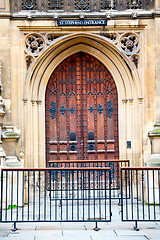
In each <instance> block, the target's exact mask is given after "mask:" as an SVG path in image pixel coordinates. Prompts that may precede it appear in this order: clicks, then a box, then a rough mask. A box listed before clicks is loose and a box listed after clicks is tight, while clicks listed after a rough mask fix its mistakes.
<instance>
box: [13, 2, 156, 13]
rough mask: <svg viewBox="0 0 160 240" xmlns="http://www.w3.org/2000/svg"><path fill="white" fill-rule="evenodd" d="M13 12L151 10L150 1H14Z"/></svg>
mask: <svg viewBox="0 0 160 240" xmlns="http://www.w3.org/2000/svg"><path fill="white" fill-rule="evenodd" d="M10 2H11V10H12V12H18V11H29V10H32V11H33V10H37V11H40V12H52V11H54V12H78V11H83V12H100V11H108V10H119V11H124V10H129V9H132V10H140V9H145V10H149V9H150V7H151V4H152V1H150V0H124V1H120V0H85V1H80V0H66V1H65V0H14V1H10Z"/></svg>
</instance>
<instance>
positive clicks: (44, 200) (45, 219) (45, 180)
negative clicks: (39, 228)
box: [44, 170, 47, 221]
mask: <svg viewBox="0 0 160 240" xmlns="http://www.w3.org/2000/svg"><path fill="white" fill-rule="evenodd" d="M46 176H47V175H46V170H45V171H44V221H46Z"/></svg>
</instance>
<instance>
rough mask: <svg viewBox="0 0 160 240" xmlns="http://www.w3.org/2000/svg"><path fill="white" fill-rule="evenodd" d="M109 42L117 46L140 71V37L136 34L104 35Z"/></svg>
mask: <svg viewBox="0 0 160 240" xmlns="http://www.w3.org/2000/svg"><path fill="white" fill-rule="evenodd" d="M102 35H103V36H104V37H106V38H107V40H108V41H110V42H112V43H113V44H114V45H116V46H117V47H118V48H119V49H120V50H121V51H122V52H123V53H124V54H125V55H126V56H127V58H129V59H130V60H131V61H132V63H133V64H134V65H135V67H136V68H137V69H138V64H139V53H140V36H139V33H137V32H136V33H135V32H111V33H106V32H104V33H102Z"/></svg>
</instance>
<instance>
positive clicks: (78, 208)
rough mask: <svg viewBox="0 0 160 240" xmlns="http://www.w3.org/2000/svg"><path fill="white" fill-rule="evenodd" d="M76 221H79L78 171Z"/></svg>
mask: <svg viewBox="0 0 160 240" xmlns="http://www.w3.org/2000/svg"><path fill="white" fill-rule="evenodd" d="M77 220H79V171H77Z"/></svg>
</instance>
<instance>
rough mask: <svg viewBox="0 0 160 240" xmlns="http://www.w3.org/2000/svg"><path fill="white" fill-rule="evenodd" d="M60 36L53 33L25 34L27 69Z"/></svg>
mask: <svg viewBox="0 0 160 240" xmlns="http://www.w3.org/2000/svg"><path fill="white" fill-rule="evenodd" d="M59 37H60V36H59V35H55V34H53V33H44V34H40V33H30V34H26V35H25V40H24V41H25V62H26V69H27V71H28V69H29V68H30V66H31V65H32V63H33V62H34V61H35V59H36V58H37V57H38V56H39V55H40V54H41V53H42V52H43V51H44V50H45V49H46V48H47V47H49V46H50V45H51V44H52V43H53V42H54V40H55V39H56V38H59Z"/></svg>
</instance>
